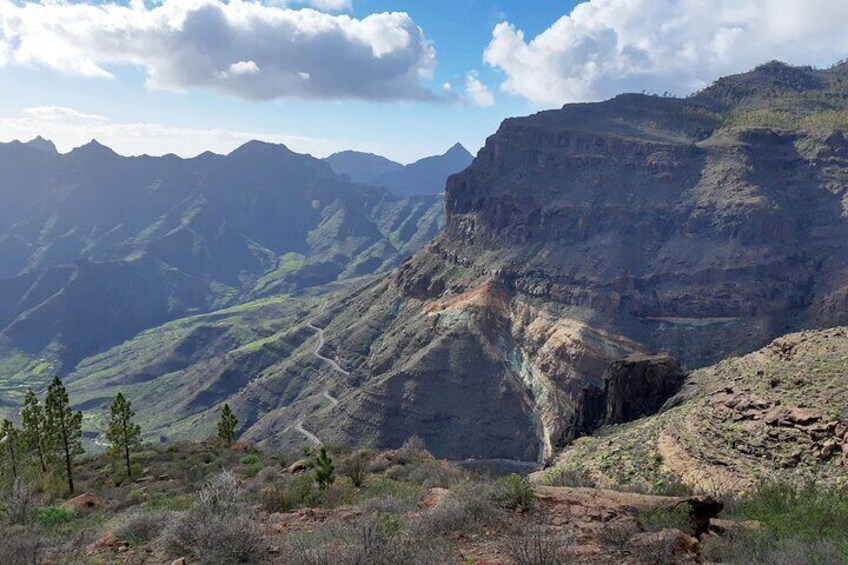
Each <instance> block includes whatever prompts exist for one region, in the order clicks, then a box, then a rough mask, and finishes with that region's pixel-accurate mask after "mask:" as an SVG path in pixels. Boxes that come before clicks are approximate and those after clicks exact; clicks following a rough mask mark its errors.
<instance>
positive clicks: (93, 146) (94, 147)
mask: <svg viewBox="0 0 848 565" xmlns="http://www.w3.org/2000/svg"><path fill="white" fill-rule="evenodd" d="M78 152H84V153H110V154H112V155H117V153H115V152H114V151H113V150H112V149H111V148H110V147H107V146H105V145H103V144H102V143H100V142H99V141H97V140H96V139H92V140H91V141H89V142H88V143H86V144H85V145H80V146H79V147H75V148H74V149H73V150H72V151H71V153H78Z"/></svg>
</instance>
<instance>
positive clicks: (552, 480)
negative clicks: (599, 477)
mask: <svg viewBox="0 0 848 565" xmlns="http://www.w3.org/2000/svg"><path fill="white" fill-rule="evenodd" d="M542 484H543V485H547V486H552V487H572V488H597V486H598V485H597V482H595V480H594V479H593V478H592V477H591V476H589V474H588V473H587V472H586V471H584V470H583V469H566V468H564V467H551V468H550V469H547V470H546V471H545V472H544V473H543V474H542Z"/></svg>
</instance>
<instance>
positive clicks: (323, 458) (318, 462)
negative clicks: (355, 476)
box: [312, 445, 336, 490]
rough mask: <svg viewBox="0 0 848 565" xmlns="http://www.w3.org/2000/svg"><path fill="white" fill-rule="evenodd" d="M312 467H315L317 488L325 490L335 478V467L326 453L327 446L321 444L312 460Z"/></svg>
mask: <svg viewBox="0 0 848 565" xmlns="http://www.w3.org/2000/svg"><path fill="white" fill-rule="evenodd" d="M312 467H313V468H314V469H315V481H316V482H317V483H318V488H320V489H321V490H327V489H328V488H329V487H330V485H332V484H333V483H334V482H335V480H336V476H335V475H334V472H335V470H336V467H335V466H334V465H333V460H332V459H331V458H330V456H329V455H328V454H327V448H326V447H324V446H323V445H322V446H321V449H319V450H318V457H316V458H315V461H313V462H312Z"/></svg>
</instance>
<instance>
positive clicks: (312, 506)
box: [0, 441, 761, 565]
mask: <svg viewBox="0 0 848 565" xmlns="http://www.w3.org/2000/svg"><path fill="white" fill-rule="evenodd" d="M331 451H332V456H333V457H334V459H335V462H336V464H337V477H336V480H335V482H334V483H333V485H332V486H331V487H329V489H327V490H326V491H322V490H319V489H318V487H317V486H316V484H315V481H314V472H313V470H312V469H311V468H310V460H309V458H306V459H296V460H295V459H288V458H280V457H268V456H266V455H264V454H262V453H261V452H259V451H257V450H256V449H253V448H251V447H249V446H247V445H246V444H237V445H236V446H234V447H233V448H230V449H226V448H224V447H222V446H221V445H218V444H215V443H183V444H174V445H171V446H169V447H167V448H160V449H155V450H148V451H144V452H140V453H137V454H136V455H135V456H134V458H133V460H134V461H135V462H136V463H137V472H138V473H139V476H138V478H137V479H135V480H132V481H127V480H123V481H121V480H117V481H115V480H114V478H113V477H114V474H113V468H112V466H111V463H110V462H109V460H108V459H107V458H105V457H95V458H89V459H86V460H85V461H84V462H83V464H82V466H81V469H80V476H79V481H78V483H79V484H81V485H82V490H83V492H84V494H81V495H79V496H76V497H73V498H70V499H68V500H65V501H62V499H63V496H62V495H61V493H59V492H55V493H54V492H51V490H50V488H52V487H49V486H47V485H43V484H42V485H40V486H39V487H38V489H39V490H40V491H41V492H40V493H35V494H31V495H30V496H31V498H30V500H29V503H30V504H31V507H30V509H29V510H28V512H26V513H25V514H24V515H19V516H18V519H16V520H15V521H17V522H18V523H19V524H22V525H7V526H0V528H2V530H3V531H2V534H3V535H2V536H0V561H2V563H4V565H17V564H18V563H20V564H24V563H27V564H29V563H54V564H57V565H58V564H66V563H67V564H70V563H75V564H77V563H83V564H103V565H105V564H110V565H111V564H122V565H136V564H153V563H156V564H160V563H173V564H174V565H184V564H188V563H210V564H211V563H214V564H216V565H226V564H228V563H283V564H303V565H312V564H330V563H333V564H345V563H351V564H353V563H357V564H371V563H374V564H377V563H380V564H397V565H400V564H401V563H403V564H406V563H419V564H421V565H425V564H426V565H430V564H432V565H436V564H439V565H443V564H447V563H456V564H457V565H459V564H479V565H483V564H485V565H508V564H516V565H531V564H540V563H542V564H559V563H582V564H587V565H588V564H607V563H616V564H632V565H641V564H647V563H652V564H656V563H669V564H671V563H676V564H688V563H702V562H704V559H705V556H708V555H709V554H710V552H711V551H714V550H713V549H711V548H712V547H714V546H715V543H716V541H720V542H726V543H730V540H731V539H732V537H729V534H728V532H739V531H756V530H757V528H760V527H761V526H760V525H758V524H757V523H752V522H750V521H745V519H744V517H742V516H736V517H735V518H734V519H732V520H727V519H724V518H722V517H721V513H722V509H723V506H724V504H725V502H723V501H721V500H718V499H714V498H711V497H698V496H691V495H680V496H657V495H648V494H639V493H635V492H622V491H615V490H600V489H596V488H585V487H572V486H542V485H537V486H535V487H534V486H531V484H530V483H529V482H528V481H526V480H524V479H521V478H519V477H517V476H514V475H513V476H510V477H507V478H501V479H495V478H491V477H484V476H480V475H474V474H470V473H468V472H466V471H462V470H460V469H458V468H456V467H453V466H451V465H449V464H448V463H446V462H444V461H439V460H436V459H434V458H432V456H430V455H429V454H428V453H427V452H426V451H424V450H423V447H421V445H420V443H416V442H415V441H411V442H407V444H406V445H405V446H404V447H403V448H401V449H399V450H394V451H384V452H375V451H357V452H350V451H348V450H342V449H339V448H336V449H333V450H331ZM355 461H356V462H359V465H354V464H353V463H354V462H355ZM222 470H223V471H222ZM357 483H358V486H357ZM45 487H47V488H45ZM7 492H10V491H7ZM20 500H21V495H20V493H18V494H16V495H15V496H7V497H4V502H3V503H2V505H3V506H4V507H5V509H6V510H7V512H6V513H5V517H10V516H12V515H13V512H11V510H13V509H14V508H17V505H19V504H21V503H20ZM724 562H728V563H734V562H737V561H732V560H728V561H724Z"/></svg>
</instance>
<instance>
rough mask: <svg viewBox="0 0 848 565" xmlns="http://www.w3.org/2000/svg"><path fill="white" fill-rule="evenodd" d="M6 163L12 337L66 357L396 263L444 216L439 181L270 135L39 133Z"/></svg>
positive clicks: (1, 228)
mask: <svg viewBox="0 0 848 565" xmlns="http://www.w3.org/2000/svg"><path fill="white" fill-rule="evenodd" d="M0 170H2V171H3V173H4V175H3V178H2V179H0V281H2V282H0V293H2V297H3V306H2V307H0V348H1V349H4V350H6V351H7V352H8V351H16V350H19V351H23V352H24V353H26V354H28V355H31V356H37V355H41V354H48V353H49V354H50V356H51V358H55V360H56V361H59V362H60V363H62V364H64V365H65V368H66V369H67V368H68V367H71V366H73V364H74V363H76V362H77V361H79V360H80V359H82V358H83V357H85V356H87V355H90V354H92V353H94V352H96V351H98V350H101V349H102V348H104V347H107V346H110V345H114V344H117V343H119V342H120V341H123V340H124V339H127V338H129V337H131V336H132V335H134V334H135V333H137V332H138V331H140V330H142V329H144V328H147V327H152V326H155V325H159V324H161V323H163V322H166V321H168V320H172V319H175V318H177V317H181V316H185V315H188V314H192V313H197V312H203V311H207V310H210V309H215V308H219V307H221V306H225V305H228V304H233V303H236V302H238V301H240V300H244V299H252V298H257V297H261V296H267V295H270V294H273V293H278V292H299V291H302V290H303V289H305V288H308V287H310V286H314V285H321V284H325V283H328V282H332V281H335V280H337V279H344V278H351V277H357V276H361V275H364V274H370V273H373V272H380V271H385V270H389V269H391V268H393V267H394V266H396V265H397V264H399V262H400V261H402V260H403V259H404V258H406V257H407V256H409V255H410V254H412V253H413V252H414V251H416V250H417V249H418V248H419V247H420V246H421V245H423V244H424V243H426V242H427V241H429V240H430V239H432V238H433V237H434V236H435V235H436V234H437V233H438V231H439V230H440V229H441V226H442V224H443V221H442V212H441V210H442V207H443V203H442V199H441V198H440V197H436V196H432V197H426V196H422V197H413V198H399V197H396V196H393V195H391V194H389V193H388V192H386V191H385V190H383V189H378V188H373V187H367V186H363V185H357V184H352V183H350V182H349V181H347V180H345V179H342V178H340V177H339V176H337V175H336V174H335V173H333V172H332V170H331V169H330V167H329V166H328V165H327V164H326V163H324V162H323V161H321V160H318V159H315V158H312V157H310V156H308V155H299V154H297V153H294V152H292V151H289V150H288V149H287V148H285V147H284V146H281V145H272V144H267V143H262V142H250V143H247V144H245V145H244V146H242V147H240V148H239V149H237V150H235V151H233V152H232V153H230V154H229V155H226V156H223V155H214V154H211V153H205V154H203V155H200V156H198V157H196V158H193V159H180V158H177V157H175V156H165V157H146V156H144V157H131V158H128V157H122V156H120V155H117V154H116V153H114V152H113V151H112V150H110V149H109V148H107V147H104V146H102V145H100V144H98V143H97V142H92V143H89V144H88V145H85V146H83V147H80V148H77V149H75V150H74V151H72V152H70V153H68V154H64V155H60V154H58V153H57V152H56V151H55V148H54V147H53V146H52V144H50V143H49V142H47V141H45V140H41V139H37V140H34V141H32V142H29V143H27V144H23V143H19V142H13V143H9V144H0Z"/></svg>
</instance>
